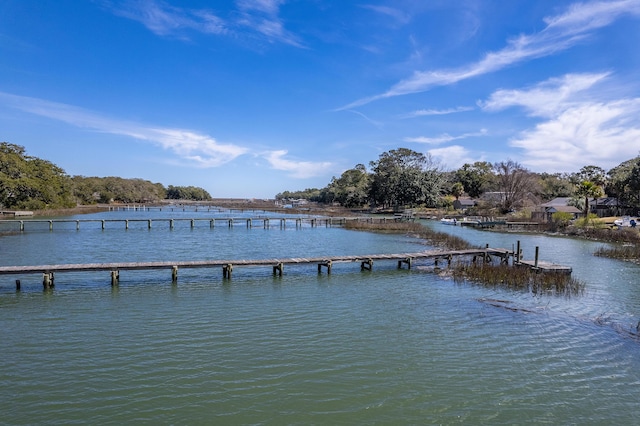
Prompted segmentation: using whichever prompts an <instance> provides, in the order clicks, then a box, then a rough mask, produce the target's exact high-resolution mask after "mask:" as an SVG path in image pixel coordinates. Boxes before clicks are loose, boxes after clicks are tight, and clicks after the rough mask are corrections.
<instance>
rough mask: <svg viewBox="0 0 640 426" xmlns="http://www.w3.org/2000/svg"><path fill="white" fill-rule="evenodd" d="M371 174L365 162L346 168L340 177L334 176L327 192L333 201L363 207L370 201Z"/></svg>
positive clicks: (346, 205) (347, 205)
mask: <svg viewBox="0 0 640 426" xmlns="http://www.w3.org/2000/svg"><path fill="white" fill-rule="evenodd" d="M370 181H371V178H370V175H369V173H367V170H366V168H365V166H364V165H363V164H357V165H356V166H355V168H353V169H349V170H346V171H344V172H343V173H342V175H340V177H339V178H337V179H336V178H335V177H334V178H333V179H332V180H331V183H330V184H329V186H328V187H327V191H326V194H327V195H328V198H330V199H331V202H334V201H336V202H338V203H340V204H341V205H342V206H344V207H348V208H351V207H361V206H364V205H365V204H367V203H368V201H369V192H370V186H371V184H370Z"/></svg>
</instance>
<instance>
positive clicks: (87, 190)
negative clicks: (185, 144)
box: [0, 142, 211, 210]
mask: <svg viewBox="0 0 640 426" xmlns="http://www.w3.org/2000/svg"><path fill="white" fill-rule="evenodd" d="M164 199H176V200H178V199H179V200H195V201H203V200H210V199H211V195H210V194H209V193H208V192H207V191H206V190H204V189H202V188H199V187H195V186H172V185H169V187H168V188H165V187H164V185H162V184H160V183H153V182H150V181H148V180H143V179H125V178H121V177H85V176H69V175H67V174H66V173H65V171H64V170H63V169H62V168H60V167H58V166H56V165H55V164H53V163H51V162H50V161H47V160H43V159H40V158H37V157H33V156H30V155H27V154H26V151H25V148H24V147H22V146H20V145H15V144H11V143H8V142H1V143H0V208H3V209H25V210H44V209H52V208H68V207H74V206H76V205H79V204H82V205H89V204H97V203H113V202H120V203H150V202H157V201H160V200H164Z"/></svg>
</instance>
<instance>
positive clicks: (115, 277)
mask: <svg viewBox="0 0 640 426" xmlns="http://www.w3.org/2000/svg"><path fill="white" fill-rule="evenodd" d="M119 282H120V272H119V271H118V270H113V271H111V287H115V286H117V285H118V283H119Z"/></svg>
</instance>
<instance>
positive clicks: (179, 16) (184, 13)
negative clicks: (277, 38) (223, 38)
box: [106, 0, 228, 38]
mask: <svg viewBox="0 0 640 426" xmlns="http://www.w3.org/2000/svg"><path fill="white" fill-rule="evenodd" d="M106 4H107V6H108V7H109V8H110V9H111V10H112V11H113V13H114V14H116V15H118V16H122V17H124V18H128V19H132V20H134V21H138V22H140V23H141V24H142V25H144V26H145V27H147V29H148V30H150V31H151V32H153V33H154V34H156V35H159V36H178V37H180V38H186V36H185V35H184V33H185V30H192V31H196V32H200V33H204V34H224V33H226V32H228V28H227V26H226V24H225V22H224V20H223V19H221V18H219V17H218V16H216V15H214V14H213V13H212V12H210V11H208V10H206V9H184V8H180V7H175V6H171V5H170V4H168V3H167V2H165V1H161V0H148V1H142V0H129V1H125V2H123V3H120V4H119V6H117V5H115V4H113V3H112V2H108V3H106Z"/></svg>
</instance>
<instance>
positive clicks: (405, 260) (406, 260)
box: [398, 257, 412, 269]
mask: <svg viewBox="0 0 640 426" xmlns="http://www.w3.org/2000/svg"><path fill="white" fill-rule="evenodd" d="M411 261H412V259H411V258H410V257H407V258H406V259H402V260H398V269H402V264H403V263H406V264H407V269H411Z"/></svg>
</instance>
